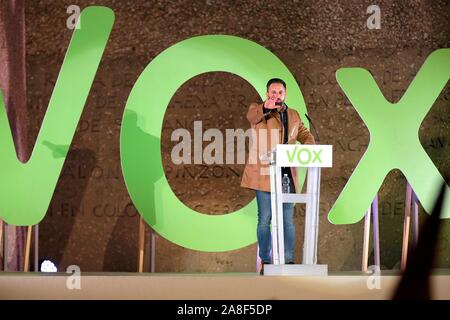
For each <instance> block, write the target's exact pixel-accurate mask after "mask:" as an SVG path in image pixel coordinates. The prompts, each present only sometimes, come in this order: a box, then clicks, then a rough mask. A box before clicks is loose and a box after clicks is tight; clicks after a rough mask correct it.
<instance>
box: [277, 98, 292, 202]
mask: <svg viewBox="0 0 450 320" xmlns="http://www.w3.org/2000/svg"><path fill="white" fill-rule="evenodd" d="M287 108H288V107H287V106H286V105H285V108H284V109H283V110H282V111H279V112H278V113H279V114H280V119H281V123H282V124H283V127H284V130H283V132H284V134H283V144H287V143H288V134H289V131H288V130H289V129H288V114H287ZM285 174H287V175H288V177H289V185H290V187H289V189H290V190H289V192H290V193H295V184H294V178H293V177H292V172H291V168H290V167H281V179H283V177H284V175H285Z"/></svg>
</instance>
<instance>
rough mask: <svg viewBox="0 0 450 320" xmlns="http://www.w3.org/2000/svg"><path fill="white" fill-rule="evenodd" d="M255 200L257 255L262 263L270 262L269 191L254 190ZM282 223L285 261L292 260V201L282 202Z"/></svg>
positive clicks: (270, 214)
mask: <svg viewBox="0 0 450 320" xmlns="http://www.w3.org/2000/svg"><path fill="white" fill-rule="evenodd" d="M256 201H257V203H258V227H257V231H256V234H257V237H258V246H259V257H260V258H261V260H262V261H263V262H264V263H271V259H270V248H271V235H270V220H271V219H272V208H271V201H270V192H265V191H260V190H256ZM283 223H284V226H283V231H284V259H285V263H289V262H294V249H295V226H294V204H293V203H283Z"/></svg>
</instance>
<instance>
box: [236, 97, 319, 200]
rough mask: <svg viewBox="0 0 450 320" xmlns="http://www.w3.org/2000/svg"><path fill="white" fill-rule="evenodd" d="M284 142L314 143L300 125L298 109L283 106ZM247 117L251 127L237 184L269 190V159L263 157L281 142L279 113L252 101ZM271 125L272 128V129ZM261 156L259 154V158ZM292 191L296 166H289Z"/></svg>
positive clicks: (295, 178) (281, 126)
mask: <svg viewBox="0 0 450 320" xmlns="http://www.w3.org/2000/svg"><path fill="white" fill-rule="evenodd" d="M287 115H288V129H289V130H288V131H289V132H288V143H289V144H294V143H296V141H299V142H300V143H302V144H314V143H315V141H314V137H313V136H312V134H311V133H310V132H309V130H308V129H307V128H306V127H305V126H304V124H303V122H302V120H301V119H300V116H299V114H298V112H297V111H296V110H294V109H290V108H288V109H287ZM247 120H248V121H249V122H250V124H251V128H252V129H253V131H252V132H253V138H252V143H251V144H250V150H249V157H248V159H247V164H246V166H245V169H244V173H243V175H242V181H241V187H244V188H249V189H254V190H261V191H267V192H270V176H269V162H268V161H267V160H266V159H267V158H268V157H264V155H266V154H267V153H268V152H270V151H271V150H272V149H273V148H275V147H276V145H277V144H281V143H283V142H282V141H283V136H284V127H283V125H282V124H281V120H280V115H279V114H278V112H276V111H275V110H274V111H272V112H267V113H265V114H263V104H262V103H261V104H257V103H252V104H251V105H250V107H249V109H248V112H247ZM272 129H273V130H272ZM261 156H263V158H262V159H261ZM291 173H292V177H293V179H294V183H295V191H296V192H299V189H298V182H297V170H296V168H291Z"/></svg>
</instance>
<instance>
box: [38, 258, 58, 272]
mask: <svg viewBox="0 0 450 320" xmlns="http://www.w3.org/2000/svg"><path fill="white" fill-rule="evenodd" d="M40 269H41V272H57V271H58V269H57V268H56V266H55V264H54V263H53V262H51V261H50V260H44V261H42V263H41V268H40Z"/></svg>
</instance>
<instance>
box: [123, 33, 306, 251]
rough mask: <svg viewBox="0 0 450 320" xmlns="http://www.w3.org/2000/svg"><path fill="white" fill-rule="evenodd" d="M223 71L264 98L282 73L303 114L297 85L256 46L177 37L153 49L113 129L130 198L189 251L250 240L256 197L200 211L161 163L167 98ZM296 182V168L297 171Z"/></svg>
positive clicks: (222, 39)
mask: <svg viewBox="0 0 450 320" xmlns="http://www.w3.org/2000/svg"><path fill="white" fill-rule="evenodd" d="M217 71H223V72H230V73H233V74H236V75H238V76H240V77H242V78H243V79H245V80H247V81H248V82H249V83H250V84H251V85H252V86H253V87H254V88H255V89H256V90H257V91H258V93H259V94H260V96H261V97H265V89H266V88H265V85H266V82H267V80H268V79H270V78H273V77H278V78H282V79H284V80H285V81H286V84H287V88H288V99H287V103H288V104H289V105H290V106H293V108H294V109H297V111H299V113H300V114H301V115H303V114H305V113H306V107H305V102H304V100H303V97H302V94H301V91H300V88H299V87H298V85H297V83H296V81H295V79H294V77H293V76H292V74H291V73H290V72H289V70H288V69H287V67H286V66H285V65H284V64H283V63H282V62H281V61H280V60H279V59H278V58H277V57H276V56H275V55H274V54H272V53H271V52H270V51H268V50H267V49H265V48H264V47H262V46H260V45H258V44H256V43H254V42H252V41H249V40H245V39H242V38H239V37H233V36H225V35H207V36H199V37H194V38H190V39H188V40H185V41H181V42H179V43H177V44H175V45H173V46H171V47H170V48H168V49H166V50H165V51H163V52H162V53H161V54H159V55H158V56H157V57H156V58H155V59H154V60H153V61H152V62H151V63H150V64H149V65H148V66H147V67H146V68H145V70H144V71H143V72H142V74H141V75H140V76H139V78H138V79H137V81H136V83H135V85H134V87H133V89H132V90H131V93H130V96H129V98H128V101H127V104H126V106H125V111H124V116H123V119H122V128H121V133H120V153H121V163H122V170H123V175H124V179H125V183H126V185H127V188H128V191H129V193H130V196H131V199H132V200H133V203H134V204H135V206H136V208H137V209H138V211H139V213H140V214H141V215H142V216H143V217H144V219H145V220H146V221H147V223H148V224H149V225H151V227H152V228H153V229H154V230H156V231H157V232H158V233H159V234H160V235H162V236H164V237H165V238H166V239H168V240H170V241H172V242H174V243H176V244H178V245H180V246H183V247H186V248H189V249H193V250H200V251H210V252H219V251H227V250H234V249H239V248H242V247H244V246H247V245H249V244H252V243H254V242H255V241H256V216H257V215H256V210H257V209H256V201H255V200H253V201H252V202H250V203H249V204H248V205H247V206H246V207H245V208H242V209H240V210H238V211H236V212H233V213H230V214H225V215H219V216H213V215H205V214H201V213H199V212H196V211H195V210H192V209H190V208H189V207H187V206H186V205H184V204H183V203H182V202H181V201H180V200H179V199H178V198H177V197H176V195H175V194H174V193H173V191H172V189H171V187H170V185H169V184H168V183H167V179H166V177H165V175H164V172H163V166H162V162H161V144H160V138H161V129H162V125H163V118H164V113H165V111H166V108H167V106H168V104H169V102H170V99H171V98H172V96H173V95H174V94H175V92H176V91H177V89H178V88H179V87H180V86H181V85H182V84H183V83H184V82H186V81H188V80H189V79H191V78H192V77H195V76H197V75H200V74H202V73H206V72H217ZM299 176H300V182H301V184H302V183H303V181H304V172H303V174H300V175H299Z"/></svg>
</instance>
